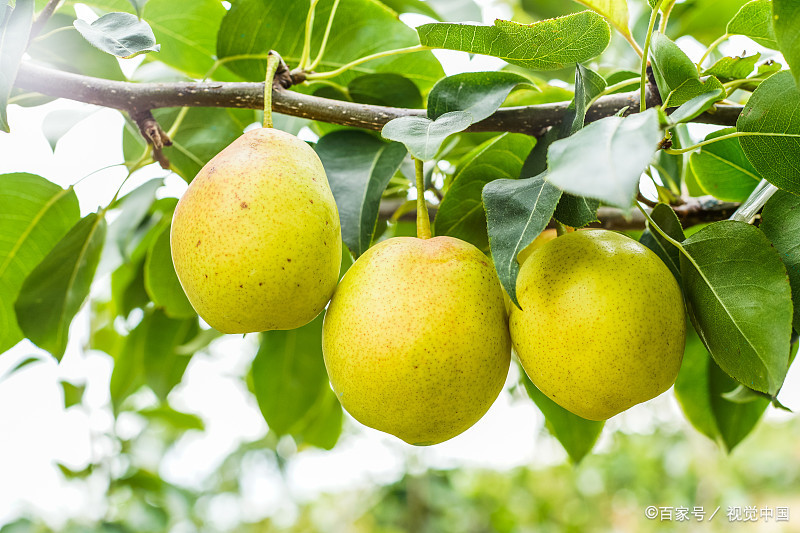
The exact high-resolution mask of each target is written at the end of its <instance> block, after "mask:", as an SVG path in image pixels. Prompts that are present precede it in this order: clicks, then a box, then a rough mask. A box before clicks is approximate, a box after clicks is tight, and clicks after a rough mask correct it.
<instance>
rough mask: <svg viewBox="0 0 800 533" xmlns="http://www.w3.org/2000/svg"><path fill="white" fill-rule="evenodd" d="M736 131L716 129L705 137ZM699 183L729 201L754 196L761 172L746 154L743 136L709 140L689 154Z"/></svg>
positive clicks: (706, 189)
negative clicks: (752, 194)
mask: <svg viewBox="0 0 800 533" xmlns="http://www.w3.org/2000/svg"><path fill="white" fill-rule="evenodd" d="M734 131H736V129H735V128H725V129H722V130H718V131H714V132H712V133H709V134H708V135H707V136H706V139H705V140H707V141H708V140H710V139H715V138H717V137H721V136H722V135H727V134H729V133H733V132H734ZM689 164H690V165H692V171H693V172H694V175H695V178H697V183H698V184H699V185H700V187H701V188H702V189H703V191H704V192H705V193H706V194H710V195H712V196H714V197H715V198H719V199H720V200H723V201H726V202H743V201H745V200H746V199H747V197H748V196H750V193H751V192H753V189H755V188H756V185H758V182H759V181H761V175H760V174H759V173H758V171H757V170H756V169H755V168H754V167H753V165H752V164H751V163H750V161H749V160H748V159H747V157H745V155H744V151H742V146H741V145H740V144H739V139H735V138H734V139H726V140H724V141H717V142H715V143H711V144H707V145H705V146H703V147H701V148H700V150H698V151H697V152H694V153H693V154H692V155H691V157H690V158H689Z"/></svg>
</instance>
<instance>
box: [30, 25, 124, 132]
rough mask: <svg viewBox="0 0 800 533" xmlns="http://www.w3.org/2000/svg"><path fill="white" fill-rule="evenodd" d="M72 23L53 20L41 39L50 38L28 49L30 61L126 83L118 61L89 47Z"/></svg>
mask: <svg viewBox="0 0 800 533" xmlns="http://www.w3.org/2000/svg"><path fill="white" fill-rule="evenodd" d="M73 20H75V18H74V17H72V16H69V15H66V14H64V13H55V14H54V15H53V16H52V17H50V20H48V21H47V24H45V26H44V28H42V32H41V34H42V35H47V34H49V35H48V37H47V38H45V39H41V40H35V41H33V42H32V43H30V46H28V54H30V56H31V58H32V59H34V60H35V61H36V62H37V63H45V64H47V65H51V66H53V67H55V68H57V69H60V70H64V71H67V72H74V73H76V74H85V75H86V76H93V77H95V78H105V79H107V80H117V81H124V80H125V75H124V74H123V73H122V70H121V69H120V67H119V61H117V58H116V57H113V56H110V55H108V54H106V53H104V52H101V51H100V50H98V49H97V48H95V47H94V46H92V45H91V44H89V43H88V42H87V41H86V39H84V38H83V37H82V36H81V34H79V33H78V32H76V31H75V30H74V29H73V28H72V22H73ZM56 30H58V31H56ZM137 133H138V132H137Z"/></svg>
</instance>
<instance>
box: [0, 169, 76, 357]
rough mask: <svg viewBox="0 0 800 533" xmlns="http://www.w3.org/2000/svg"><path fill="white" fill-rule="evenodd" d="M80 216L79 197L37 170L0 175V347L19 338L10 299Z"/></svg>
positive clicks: (18, 330) (11, 299)
mask: <svg viewBox="0 0 800 533" xmlns="http://www.w3.org/2000/svg"><path fill="white" fill-rule="evenodd" d="M79 218H80V210H79V208H78V198H77V197H76V196H75V192H74V191H73V190H72V189H71V188H70V189H66V190H64V189H62V188H61V187H59V186H58V185H56V184H54V183H51V182H49V181H47V180H46V179H44V178H42V177H41V176H36V175H33V174H22V173H18V174H5V175H2V176H0V353H3V352H5V351H6V350H8V349H9V348H11V347H12V346H13V345H15V344H16V343H17V342H19V341H20V340H22V338H23V334H22V331H20V329H19V326H18V325H17V319H16V313H15V311H14V301H15V300H16V299H17V295H18V294H19V290H20V288H21V287H22V283H23V282H24V281H25V278H26V277H27V276H28V274H30V273H31V271H32V270H33V269H34V267H36V265H38V264H39V262H40V261H41V260H42V259H44V257H45V255H46V254H47V252H49V251H50V250H51V249H52V248H53V246H55V245H56V243H57V242H58V241H59V240H60V239H61V238H62V237H63V236H64V235H65V234H66V233H67V231H69V229H70V228H71V227H72V226H74V225H75V223H76V222H77V221H78V219H79Z"/></svg>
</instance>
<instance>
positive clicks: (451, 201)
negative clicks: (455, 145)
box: [434, 133, 535, 251]
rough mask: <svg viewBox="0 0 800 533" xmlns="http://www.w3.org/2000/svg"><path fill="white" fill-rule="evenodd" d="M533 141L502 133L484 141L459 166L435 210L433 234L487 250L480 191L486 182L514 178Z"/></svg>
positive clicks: (524, 136) (487, 237)
mask: <svg viewBox="0 0 800 533" xmlns="http://www.w3.org/2000/svg"><path fill="white" fill-rule="evenodd" d="M534 142H535V141H534V138H533V137H530V136H528V135H523V134H520V133H504V134H502V135H499V136H497V137H495V138H494V139H491V140H489V141H486V142H485V143H483V144H482V145H481V146H480V147H479V148H478V149H477V150H476V152H475V154H474V156H473V157H472V158H471V159H469V160H468V161H467V162H466V163H463V164H462V165H461V167H460V168H459V170H458V173H457V174H456V176H455V178H454V180H453V183H452V185H450V188H449V189H448V190H447V194H446V195H445V197H444V199H443V200H442V203H441V204H440V205H439V209H438V210H437V211H436V220H435V224H434V230H435V234H436V235H449V236H451V237H456V238H458V239H461V240H464V241H467V242H469V243H471V244H473V245H475V246H476V247H478V248H480V249H481V250H484V251H486V250H488V248H489V236H488V234H487V229H486V213H485V212H484V209H483V201H482V200H481V191H482V190H483V187H484V185H486V184H487V183H489V182H491V181H493V180H496V179H500V178H505V179H516V178H517V177H518V176H519V175H520V170H521V169H522V164H523V162H524V161H525V158H526V157H527V156H528V153H529V152H530V151H531V148H533V145H534Z"/></svg>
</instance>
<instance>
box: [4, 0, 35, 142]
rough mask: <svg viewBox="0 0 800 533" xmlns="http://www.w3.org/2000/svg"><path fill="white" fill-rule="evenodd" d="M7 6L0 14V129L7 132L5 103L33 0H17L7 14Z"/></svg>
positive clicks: (28, 29) (30, 19)
mask: <svg viewBox="0 0 800 533" xmlns="http://www.w3.org/2000/svg"><path fill="white" fill-rule="evenodd" d="M8 9H9V6H8V5H7V4H6V5H4V6H3V10H2V11H0V14H5V15H6V16H5V17H3V19H2V20H1V21H0V22H2V23H1V24H0V131H5V132H8V117H7V116H6V104H7V103H8V97H9V96H10V95H11V89H12V87H13V86H14V80H15V79H16V78H17V70H18V69H19V63H20V61H22V55H23V54H24V53H25V48H26V47H27V45H28V36H29V35H30V32H31V24H32V23H33V0H18V1H17V3H16V5H15V7H14V8H13V9H12V10H11V13H10V14H8Z"/></svg>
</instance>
